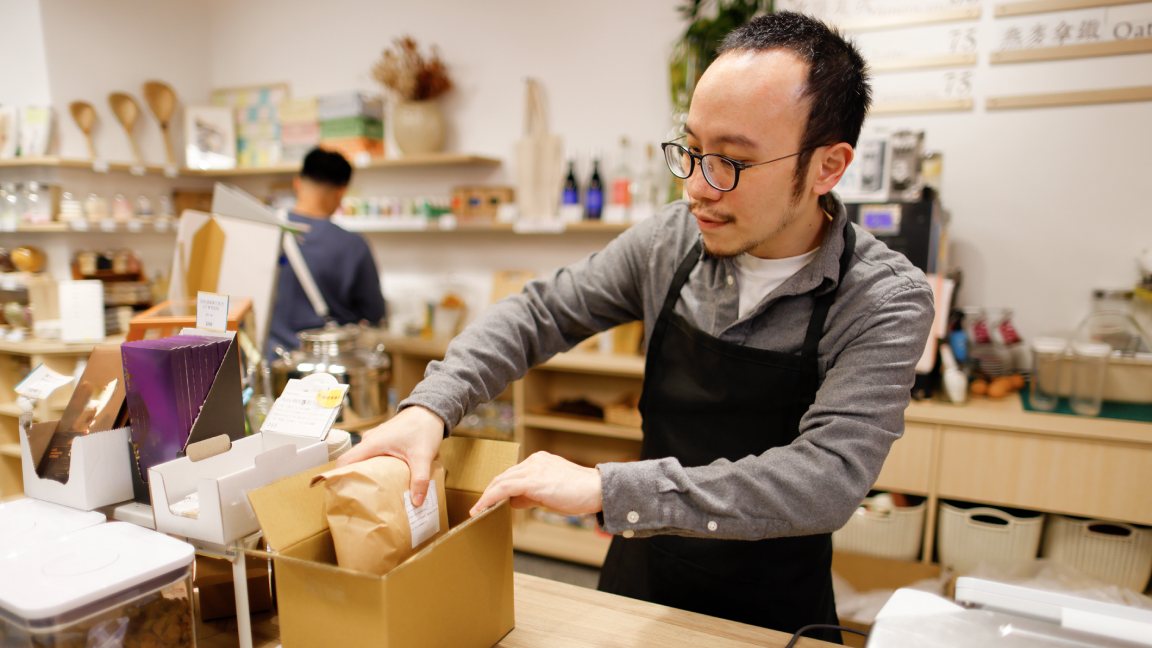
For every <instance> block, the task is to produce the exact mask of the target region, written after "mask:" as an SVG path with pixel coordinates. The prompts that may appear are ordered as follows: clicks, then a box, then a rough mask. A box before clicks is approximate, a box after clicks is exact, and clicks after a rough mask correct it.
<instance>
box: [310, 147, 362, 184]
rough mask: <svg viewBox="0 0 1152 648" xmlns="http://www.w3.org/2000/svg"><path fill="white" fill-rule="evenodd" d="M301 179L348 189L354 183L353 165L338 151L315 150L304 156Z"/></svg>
mask: <svg viewBox="0 0 1152 648" xmlns="http://www.w3.org/2000/svg"><path fill="white" fill-rule="evenodd" d="M300 177H301V178H306V179H308V180H311V181H312V182H318V183H320V184H326V185H332V186H333V187H347V186H348V183H349V182H351V181H352V165H351V164H348V160H345V159H344V156H343V155H340V154H339V153H337V152H336V151H328V150H325V149H322V148H314V149H312V150H311V151H308V155H305V156H304V165H303V166H302V167H301V168H300Z"/></svg>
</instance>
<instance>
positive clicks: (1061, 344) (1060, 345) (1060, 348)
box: [1032, 337, 1068, 353]
mask: <svg viewBox="0 0 1152 648" xmlns="http://www.w3.org/2000/svg"><path fill="white" fill-rule="evenodd" d="M1067 348H1068V340H1065V339H1064V338H1059V337H1038V338H1036V339H1035V340H1032V349H1033V350H1034V351H1036V352H1038V353H1064V351H1065V349H1067Z"/></svg>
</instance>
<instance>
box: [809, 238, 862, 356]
mask: <svg viewBox="0 0 1152 648" xmlns="http://www.w3.org/2000/svg"><path fill="white" fill-rule="evenodd" d="M855 252H856V230H855V229H853V228H852V222H851V221H847V222H845V223H844V250H843V251H842V252H841V253H840V278H839V280H838V281H837V282H836V285H835V286H834V287H833V288H832V289H831V290H829V291H828V292H826V293H824V294H822V295H818V296H817V297H816V303H815V304H814V305H813V306H812V317H811V319H809V320H808V333H807V334H805V336H804V346H803V348H802V349H801V351H800V353H801V355H804V356H807V357H811V358H815V357H816V350H817V347H819V345H820V338H821V337H823V336H824V322H825V321H826V320H827V319H828V311H829V310H831V308H832V302H834V301H836V292H837V291H838V290H839V288H840V285H841V284H843V283H844V276H845V275H846V274H848V265H849V264H850V263H851V261H852V255H853V254H854V253H855Z"/></svg>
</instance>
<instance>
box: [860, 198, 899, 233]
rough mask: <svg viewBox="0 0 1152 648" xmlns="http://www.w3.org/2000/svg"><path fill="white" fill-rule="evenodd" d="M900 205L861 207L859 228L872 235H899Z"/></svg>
mask: <svg viewBox="0 0 1152 648" xmlns="http://www.w3.org/2000/svg"><path fill="white" fill-rule="evenodd" d="M900 215H901V214H900V205H861V206H860V226H861V227H863V228H864V229H866V230H868V231H869V232H871V233H872V234H876V235H884V236H893V235H896V234H899V233H900Z"/></svg>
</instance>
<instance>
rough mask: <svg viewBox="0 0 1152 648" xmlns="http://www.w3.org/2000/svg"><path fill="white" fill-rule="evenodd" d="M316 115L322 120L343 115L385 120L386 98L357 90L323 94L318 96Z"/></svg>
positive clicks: (338, 117)
mask: <svg viewBox="0 0 1152 648" xmlns="http://www.w3.org/2000/svg"><path fill="white" fill-rule="evenodd" d="M316 116H317V117H318V118H319V120H320V121H326V120H329V119H341V118H343V117H368V118H370V119H375V120H376V121H384V98H383V97H381V96H380V95H373V94H368V93H366V92H358V91H355V90H350V91H347V92H338V93H335V94H329V95H322V96H320V97H318V98H317V102H316Z"/></svg>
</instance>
